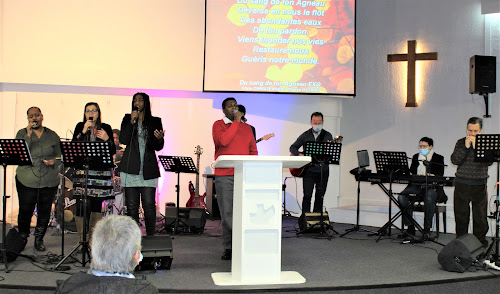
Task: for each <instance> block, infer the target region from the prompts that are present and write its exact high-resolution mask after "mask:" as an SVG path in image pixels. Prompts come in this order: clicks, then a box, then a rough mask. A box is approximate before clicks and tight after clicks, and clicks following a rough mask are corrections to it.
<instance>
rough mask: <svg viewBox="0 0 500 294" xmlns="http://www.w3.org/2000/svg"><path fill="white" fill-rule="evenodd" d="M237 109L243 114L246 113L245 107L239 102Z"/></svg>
mask: <svg viewBox="0 0 500 294" xmlns="http://www.w3.org/2000/svg"><path fill="white" fill-rule="evenodd" d="M238 111H239V112H241V113H243V115H245V114H247V109H246V108H245V106H243V105H241V104H238Z"/></svg>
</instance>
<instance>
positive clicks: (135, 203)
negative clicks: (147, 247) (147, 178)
mask: <svg viewBox="0 0 500 294" xmlns="http://www.w3.org/2000/svg"><path fill="white" fill-rule="evenodd" d="M155 195H156V188H152V187H126V188H125V205H126V206H127V215H128V216H130V217H132V218H133V219H135V221H136V222H137V223H139V201H140V200H141V199H142V209H143V210H144V223H145V224H146V234H147V235H148V236H153V235H154V234H155V229H156V203H155Z"/></svg>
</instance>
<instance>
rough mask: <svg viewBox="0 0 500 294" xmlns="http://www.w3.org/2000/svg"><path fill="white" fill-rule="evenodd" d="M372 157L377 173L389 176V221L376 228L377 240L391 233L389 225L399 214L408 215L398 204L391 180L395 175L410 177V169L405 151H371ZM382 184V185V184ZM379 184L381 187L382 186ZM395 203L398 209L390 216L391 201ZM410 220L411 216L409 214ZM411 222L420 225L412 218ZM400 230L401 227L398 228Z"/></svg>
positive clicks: (392, 223) (390, 225)
mask: <svg viewBox="0 0 500 294" xmlns="http://www.w3.org/2000/svg"><path fill="white" fill-rule="evenodd" d="M373 158H374V159H375V167H376V168H377V174H380V175H387V176H388V177H389V190H388V191H386V189H384V192H386V194H387V196H389V221H388V222H387V223H385V225H384V226H382V227H381V228H380V229H378V231H377V233H376V234H375V235H378V238H377V242H378V241H379V240H380V237H382V235H383V234H386V233H387V234H388V235H389V236H390V235H391V227H392V226H393V225H394V221H395V220H396V219H397V218H398V217H399V216H400V215H401V214H403V215H405V216H407V217H408V214H407V213H406V212H405V211H404V209H402V208H401V207H400V206H399V202H398V201H397V199H396V198H394V195H393V193H392V182H393V177H394V176H395V175H398V176H401V177H407V178H409V177H410V169H409V168H408V157H407V156H406V152H391V151H373ZM382 186H383V185H382ZM382 186H381V187H382ZM384 188H385V187H384ZM393 202H394V203H395V204H396V205H397V206H398V207H399V208H400V211H399V212H398V213H397V214H396V215H395V216H394V217H392V203H393ZM409 219H411V220H413V218H412V217H411V216H410V218H409ZM413 222H414V223H415V224H416V225H417V227H420V226H419V224H418V223H416V222H415V220H413ZM400 230H401V229H400Z"/></svg>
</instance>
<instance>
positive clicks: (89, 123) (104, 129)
mask: <svg viewBox="0 0 500 294" xmlns="http://www.w3.org/2000/svg"><path fill="white" fill-rule="evenodd" d="M73 141H87V142H110V143H111V144H109V146H110V148H111V155H114V154H115V153H116V146H115V144H113V131H112V129H111V126H110V125H108V124H105V123H103V122H102V121H101V108H100V107H99V104H97V103H96V102H89V103H87V104H86V105H85V112H84V114H83V121H81V122H79V123H78V124H77V125H76V127H75V131H74V132H73ZM82 169H83V167H82V168H81V169H80V174H81V173H82V172H83V171H82ZM108 171H109V178H107V180H108V181H111V169H108ZM93 177H94V176H92V175H91V172H89V175H88V178H89V181H92V180H93V179H94V178H93ZM95 179H98V180H104V179H105V178H104V177H103V176H96V178H95ZM96 185H97V184H96ZM74 187H75V191H74V193H75V196H76V195H81V196H83V195H84V192H85V191H82V188H81V187H82V184H81V183H80V184H78V183H74ZM77 189H78V191H77ZM82 192H83V193H82ZM101 192H102V193H101ZM109 192H110V191H109V189H99V188H98V187H96V186H93V187H92V188H89V189H87V196H88V197H87V208H86V214H87V215H86V217H87V220H88V227H89V229H88V230H87V231H86V232H87V233H88V234H89V236H90V240H92V230H93V228H94V226H95V224H96V223H97V222H98V221H99V220H100V219H101V218H102V213H101V211H102V201H103V200H104V198H103V196H109V194H110V193H109ZM81 196H80V197H75V198H76V201H77V202H76V216H75V224H76V230H77V231H78V234H79V235H80V241H81V239H82V237H83V224H84V219H85V218H84V213H83V210H84V209H83V202H82V201H81V200H82V198H81Z"/></svg>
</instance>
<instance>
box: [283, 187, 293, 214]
mask: <svg viewBox="0 0 500 294" xmlns="http://www.w3.org/2000/svg"><path fill="white" fill-rule="evenodd" d="M286 179H288V177H285V179H284V180H283V185H281V190H282V191H283V216H284V217H287V216H292V214H291V213H290V211H288V210H287V209H286Z"/></svg>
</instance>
